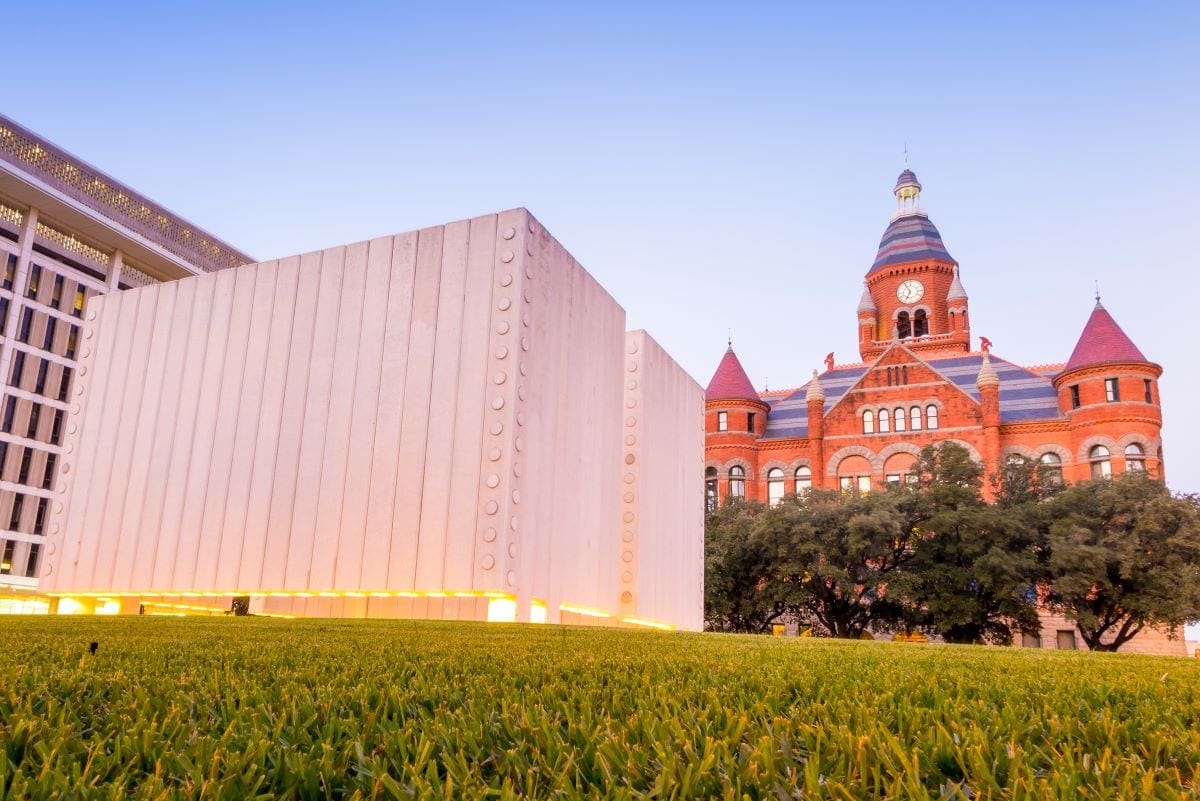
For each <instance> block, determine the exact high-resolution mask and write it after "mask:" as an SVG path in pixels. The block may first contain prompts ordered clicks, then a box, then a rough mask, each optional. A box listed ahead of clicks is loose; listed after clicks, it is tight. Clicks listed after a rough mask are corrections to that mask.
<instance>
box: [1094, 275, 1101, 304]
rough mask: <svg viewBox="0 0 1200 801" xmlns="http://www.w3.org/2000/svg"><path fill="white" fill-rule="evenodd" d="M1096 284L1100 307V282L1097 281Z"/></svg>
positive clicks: (1097, 299)
mask: <svg viewBox="0 0 1200 801" xmlns="http://www.w3.org/2000/svg"><path fill="white" fill-rule="evenodd" d="M1095 284H1096V305H1097V306H1099V305H1100V281H1099V280H1097V281H1096V282H1095Z"/></svg>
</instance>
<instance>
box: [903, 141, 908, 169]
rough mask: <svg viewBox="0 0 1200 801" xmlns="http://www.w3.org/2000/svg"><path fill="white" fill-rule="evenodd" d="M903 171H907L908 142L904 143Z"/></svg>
mask: <svg viewBox="0 0 1200 801" xmlns="http://www.w3.org/2000/svg"><path fill="white" fill-rule="evenodd" d="M904 169H906V170H907V169H908V142H907V141H906V142H905V143H904Z"/></svg>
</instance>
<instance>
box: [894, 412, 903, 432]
mask: <svg viewBox="0 0 1200 801" xmlns="http://www.w3.org/2000/svg"><path fill="white" fill-rule="evenodd" d="M896 430H897V431H903V430H904V409H902V408H900V407H899V406H897V407H896Z"/></svg>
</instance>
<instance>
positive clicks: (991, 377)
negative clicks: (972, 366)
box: [975, 350, 1000, 389]
mask: <svg viewBox="0 0 1200 801" xmlns="http://www.w3.org/2000/svg"><path fill="white" fill-rule="evenodd" d="M975 386H977V387H979V388H981V389H982V388H983V387H998V386H1000V376H999V375H997V374H996V368H994V367H992V360H991V359H990V358H989V357H988V352H987V351H986V350H985V351H984V352H983V360H982V361H981V362H980V364H979V374H978V375H977V376H976V377H975Z"/></svg>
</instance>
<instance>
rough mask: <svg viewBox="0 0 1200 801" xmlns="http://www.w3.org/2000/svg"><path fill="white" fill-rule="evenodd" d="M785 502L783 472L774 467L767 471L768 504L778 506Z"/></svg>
mask: <svg viewBox="0 0 1200 801" xmlns="http://www.w3.org/2000/svg"><path fill="white" fill-rule="evenodd" d="M782 500H783V471H782V470H780V469H779V468H778V467H772V468H771V469H770V470H768V471H767V503H769V504H771V505H772V506H776V505H778V503H779V502H780V501H782Z"/></svg>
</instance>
